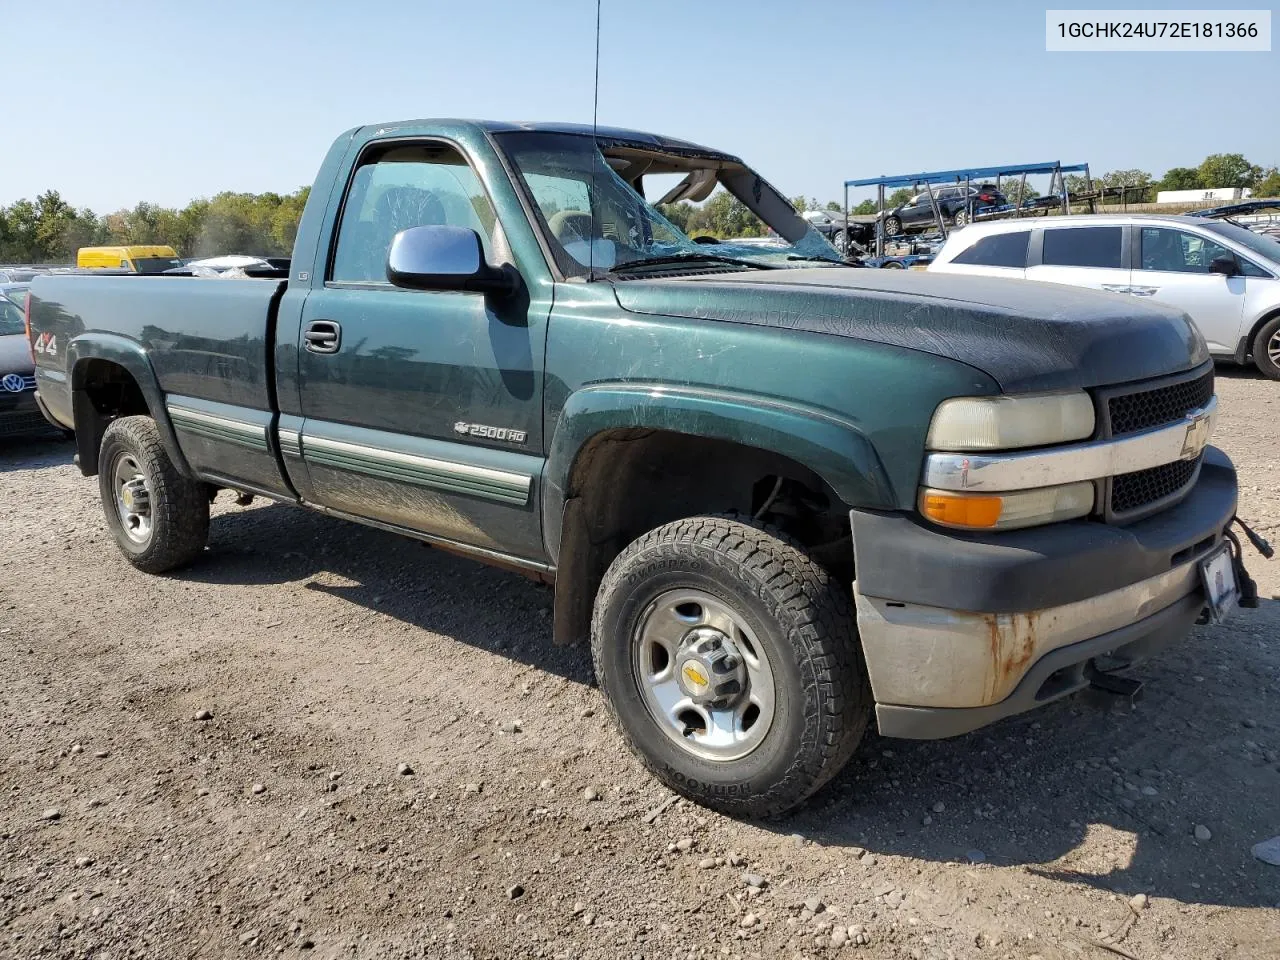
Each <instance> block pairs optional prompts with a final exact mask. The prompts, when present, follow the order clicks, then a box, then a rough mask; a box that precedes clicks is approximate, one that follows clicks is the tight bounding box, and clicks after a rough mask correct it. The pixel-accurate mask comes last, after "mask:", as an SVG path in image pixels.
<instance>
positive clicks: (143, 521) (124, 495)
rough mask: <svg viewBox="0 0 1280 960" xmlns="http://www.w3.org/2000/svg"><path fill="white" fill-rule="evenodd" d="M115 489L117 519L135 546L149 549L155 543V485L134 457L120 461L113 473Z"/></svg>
mask: <svg viewBox="0 0 1280 960" xmlns="http://www.w3.org/2000/svg"><path fill="white" fill-rule="evenodd" d="M111 486H112V489H113V490H115V495H116V496H115V500H116V516H117V517H119V519H120V526H121V527H122V528H123V529H124V535H125V536H126V537H128V538H129V539H130V540H131V541H132V542H133V543H136V544H138V545H140V546H145V545H146V544H147V543H148V542H149V541H150V540H151V484H150V483H148V482H147V477H146V474H144V473H143V472H142V468H141V467H140V466H138V461H137V460H136V459H134V457H133V455H132V454H129V453H126V454H124V455H123V456H121V457H119V458H118V459H117V460H116V464H115V468H114V469H113V470H112V474H111Z"/></svg>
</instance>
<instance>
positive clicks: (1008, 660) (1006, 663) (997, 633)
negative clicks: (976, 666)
mask: <svg viewBox="0 0 1280 960" xmlns="http://www.w3.org/2000/svg"><path fill="white" fill-rule="evenodd" d="M981 617H982V619H983V620H984V621H985V622H986V626H987V633H988V637H989V642H990V652H991V669H990V672H989V673H988V674H987V683H986V702H987V703H995V702H996V701H999V700H1003V699H1004V698H1005V697H1006V696H1008V695H1009V693H1010V691H1012V690H1013V688H1014V687H1016V686H1017V685H1018V681H1019V680H1021V679H1022V675H1023V673H1025V672H1026V668H1027V666H1028V665H1029V664H1030V663H1031V660H1032V659H1033V658H1034V657H1035V653H1036V644H1037V641H1036V630H1037V627H1038V625H1039V621H1040V613H1039V612H1038V611H1037V612H1032V613H984V614H981Z"/></svg>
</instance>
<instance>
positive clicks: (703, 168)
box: [497, 132, 844, 277]
mask: <svg viewBox="0 0 1280 960" xmlns="http://www.w3.org/2000/svg"><path fill="white" fill-rule="evenodd" d="M497 140H498V142H499V145H500V147H501V148H502V150H503V152H504V153H505V154H506V155H507V157H508V158H509V159H510V160H511V163H512V166H513V167H514V168H515V169H516V171H517V172H518V174H519V176H520V179H521V180H522V181H523V184H524V186H525V188H526V190H527V191H528V193H529V196H530V199H531V200H532V201H533V204H534V207H535V209H536V212H537V219H538V221H539V223H538V225H539V227H540V228H541V229H542V232H543V234H544V236H545V237H546V240H547V245H548V246H549V247H550V248H551V251H552V253H553V255H554V256H555V258H556V262H557V264H558V265H559V267H560V270H561V272H562V273H564V274H565V276H573V277H587V276H593V275H594V276H601V275H604V274H608V273H612V272H620V271H623V270H629V269H632V268H640V269H643V268H644V266H645V264H646V263H650V262H652V263H654V264H655V265H658V264H661V265H663V266H664V267H670V266H681V265H684V264H686V263H687V264H688V265H689V266H694V267H700V268H702V269H719V270H727V269H751V268H753V267H759V268H769V267H799V266H812V265H813V264H814V263H815V262H819V263H824V262H825V263H832V264H841V263H843V262H844V261H843V260H842V259H841V257H840V254H838V253H837V252H836V250H835V248H834V247H832V246H831V244H830V243H828V242H827V241H826V239H825V238H823V236H822V234H820V233H818V231H816V230H815V229H814V228H813V226H812V225H811V224H810V223H809V222H808V221H806V220H805V219H804V218H803V217H801V216H800V215H799V214H798V213H796V212H795V210H794V209H793V208H792V207H791V205H790V203H788V202H787V201H786V199H785V198H783V197H782V195H781V194H779V193H778V192H777V191H776V190H774V189H773V187H771V186H769V184H767V183H766V182H765V181H764V180H762V179H761V178H760V177H759V175H757V174H756V173H755V172H754V171H752V170H750V169H749V168H747V167H746V166H744V165H743V164H741V163H740V162H738V161H736V160H733V159H732V158H728V157H723V156H700V155H696V154H693V153H685V152H682V153H675V152H668V151H665V150H661V149H658V148H656V147H653V146H650V145H649V144H639V143H632V142H629V141H609V140H605V139H604V138H601V139H600V140H599V141H596V142H593V141H592V139H591V138H590V137H584V136H578V135H574V134H559V133H540V132H519V133H501V134H498V135H497ZM597 144H598V146H597ZM672 174H678V175H679V176H676V177H673V176H670V175H672ZM646 178H650V179H651V181H656V180H657V179H659V178H661V180H662V185H663V186H664V187H665V186H667V185H668V184H669V183H670V182H672V181H674V186H672V187H671V189H669V190H667V191H666V192H665V193H663V195H662V196H661V197H658V198H656V199H657V202H652V201H651V200H646V199H645V195H646V193H649V194H651V195H652V193H653V190H652V188H650V189H648V190H646V184H645V180H646ZM715 204H720V205H725V204H728V205H730V206H732V207H735V208H737V209H735V210H734V213H736V214H737V216H735V217H733V218H730V219H729V220H728V221H725V220H724V219H723V218H721V219H720V220H719V221H718V222H728V223H731V224H732V225H733V226H734V228H736V230H735V235H732V236H717V235H714V234H713V233H711V232H709V231H706V230H699V229H696V227H697V222H698V220H699V217H698V211H699V210H701V209H703V208H705V207H710V206H712V205H715ZM664 214H670V215H671V216H670V217H668V216H666V215H664ZM702 219H704V220H705V219H706V218H705V217H704V218H702ZM677 222H680V223H683V224H684V225H685V227H686V228H687V229H688V230H689V232H688V233H686V231H685V230H684V229H681V227H680V226H678V225H677ZM690 233H692V234H693V236H692V237H690V235H689V234H690Z"/></svg>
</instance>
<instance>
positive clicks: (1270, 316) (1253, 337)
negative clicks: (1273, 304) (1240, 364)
mask: <svg viewBox="0 0 1280 960" xmlns="http://www.w3.org/2000/svg"><path fill="white" fill-rule="evenodd" d="M1276 317H1280V310H1272V311H1271V312H1270V313H1264V314H1263V315H1262V316H1260V317H1259V318H1258V320H1257V322H1256V323H1254V325H1253V329H1252V330H1250V331H1249V339H1248V340H1246V341H1245V342H1246V343H1247V344H1248V347H1247V348H1246V349H1247V350H1248V354H1247V355H1248V356H1253V348H1254V346H1255V345H1256V344H1257V342H1258V334H1259V333H1261V332H1262V328H1263V327H1265V326H1266V325H1267V324H1268V323H1270V322H1271V321H1272V320H1274V319H1275V318H1276ZM1254 363H1257V359H1256V358H1255V359H1254Z"/></svg>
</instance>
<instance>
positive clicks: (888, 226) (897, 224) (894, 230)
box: [884, 217, 902, 237]
mask: <svg viewBox="0 0 1280 960" xmlns="http://www.w3.org/2000/svg"><path fill="white" fill-rule="evenodd" d="M901 233H902V221H901V220H899V219H898V218H897V217H888V218H886V219H885V221H884V235H885V236H886V237H896V236H898V235H900V234H901Z"/></svg>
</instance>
